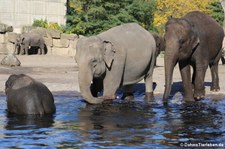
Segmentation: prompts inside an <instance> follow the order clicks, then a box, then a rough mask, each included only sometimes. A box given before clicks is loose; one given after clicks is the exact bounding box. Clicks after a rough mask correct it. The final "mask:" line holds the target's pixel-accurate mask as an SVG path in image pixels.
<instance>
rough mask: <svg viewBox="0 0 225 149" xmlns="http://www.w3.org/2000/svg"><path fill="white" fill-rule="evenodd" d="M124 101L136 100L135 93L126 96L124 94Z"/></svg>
mask: <svg viewBox="0 0 225 149" xmlns="http://www.w3.org/2000/svg"><path fill="white" fill-rule="evenodd" d="M122 99H124V100H133V99H134V95H133V93H125V94H123V97H122Z"/></svg>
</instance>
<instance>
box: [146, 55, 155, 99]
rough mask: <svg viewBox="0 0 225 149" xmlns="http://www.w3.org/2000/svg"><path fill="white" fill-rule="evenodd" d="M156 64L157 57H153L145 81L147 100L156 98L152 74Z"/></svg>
mask: <svg viewBox="0 0 225 149" xmlns="http://www.w3.org/2000/svg"><path fill="white" fill-rule="evenodd" d="M155 64H156V56H155V55H153V56H152V58H151V61H150V66H149V71H148V72H147V74H146V76H145V78H144V80H145V99H146V100H152V99H153V98H154V95H153V81H152V74H153V70H154V67H155Z"/></svg>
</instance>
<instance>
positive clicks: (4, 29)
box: [0, 23, 13, 34]
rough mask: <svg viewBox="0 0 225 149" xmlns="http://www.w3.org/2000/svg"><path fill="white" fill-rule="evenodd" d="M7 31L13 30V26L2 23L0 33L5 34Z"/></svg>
mask: <svg viewBox="0 0 225 149" xmlns="http://www.w3.org/2000/svg"><path fill="white" fill-rule="evenodd" d="M6 32H13V27H12V26H8V25H6V24H3V23H0V33H1V34H5V33H6Z"/></svg>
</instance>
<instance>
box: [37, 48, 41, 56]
mask: <svg viewBox="0 0 225 149" xmlns="http://www.w3.org/2000/svg"><path fill="white" fill-rule="evenodd" d="M37 54H38V55H41V48H40V47H39V48H38V53H37Z"/></svg>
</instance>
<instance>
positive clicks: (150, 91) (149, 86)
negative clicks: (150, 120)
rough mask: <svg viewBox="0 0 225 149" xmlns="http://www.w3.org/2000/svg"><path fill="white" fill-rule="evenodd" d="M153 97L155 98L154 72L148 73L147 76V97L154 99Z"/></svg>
mask: <svg viewBox="0 0 225 149" xmlns="http://www.w3.org/2000/svg"><path fill="white" fill-rule="evenodd" d="M153 98H154V95H153V81H152V74H148V75H147V76H146V77H145V99H146V100H152V99H153Z"/></svg>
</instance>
